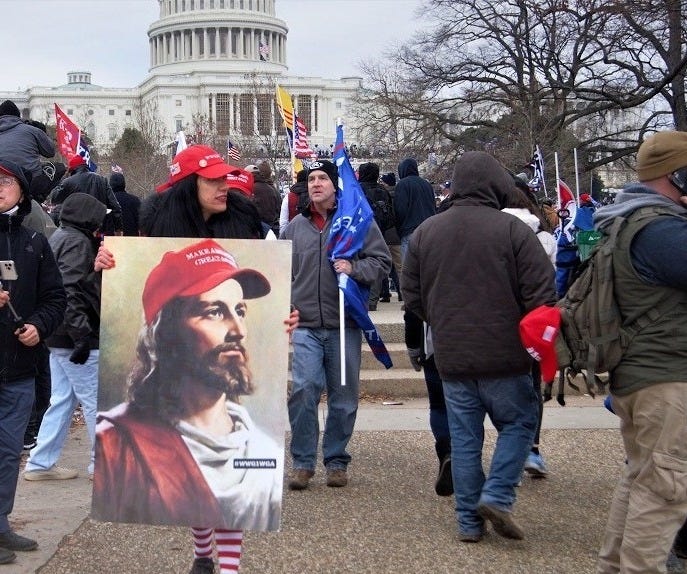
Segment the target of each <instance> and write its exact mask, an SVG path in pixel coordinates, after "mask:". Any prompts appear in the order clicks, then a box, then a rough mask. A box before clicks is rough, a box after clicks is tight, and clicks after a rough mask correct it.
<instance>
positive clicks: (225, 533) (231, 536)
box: [215, 529, 243, 574]
mask: <svg viewBox="0 0 687 574" xmlns="http://www.w3.org/2000/svg"><path fill="white" fill-rule="evenodd" d="M242 542H243V531H242V530H220V529H216V530H215V544H217V556H218V557H219V571H220V574H235V573H236V572H238V571H239V565H240V564H241V543H242Z"/></svg>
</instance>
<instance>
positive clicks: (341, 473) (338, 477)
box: [327, 468, 348, 487]
mask: <svg viewBox="0 0 687 574" xmlns="http://www.w3.org/2000/svg"><path fill="white" fill-rule="evenodd" d="M347 484H348V475H347V474H346V469H345V468H334V469H332V470H327V486H334V487H339V486H346V485H347Z"/></svg>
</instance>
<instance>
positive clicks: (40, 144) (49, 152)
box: [0, 115, 55, 176]
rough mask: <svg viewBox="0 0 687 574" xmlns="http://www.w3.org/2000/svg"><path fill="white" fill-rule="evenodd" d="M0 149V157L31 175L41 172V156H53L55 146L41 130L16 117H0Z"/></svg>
mask: <svg viewBox="0 0 687 574" xmlns="http://www.w3.org/2000/svg"><path fill="white" fill-rule="evenodd" d="M0 149H1V150H2V156H3V157H4V158H5V159H8V160H10V161H12V162H14V163H16V164H17V165H20V166H22V167H23V168H24V169H26V170H28V171H30V172H31V174H32V175H35V176H37V175H39V174H41V173H42V171H41V160H40V158H41V156H43V157H46V158H48V157H52V156H54V155H55V144H54V142H53V141H52V139H50V138H49V137H48V135H47V134H46V133H45V132H44V131H43V130H41V129H39V128H37V127H34V126H32V125H29V124H27V123H26V122H25V121H24V120H22V119H21V118H18V117H16V116H11V115H10V116H0Z"/></svg>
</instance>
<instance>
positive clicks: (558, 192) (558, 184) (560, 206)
mask: <svg viewBox="0 0 687 574" xmlns="http://www.w3.org/2000/svg"><path fill="white" fill-rule="evenodd" d="M553 161H554V162H555V164H556V196H557V198H558V211H559V212H560V211H561V210H562V209H563V198H562V197H561V176H560V173H559V171H558V152H557V151H555V152H553ZM558 222H559V225H560V228H561V233H563V218H562V217H561V216H560V215H559V216H558Z"/></svg>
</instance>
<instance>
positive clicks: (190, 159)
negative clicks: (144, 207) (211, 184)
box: [155, 145, 236, 193]
mask: <svg viewBox="0 0 687 574" xmlns="http://www.w3.org/2000/svg"><path fill="white" fill-rule="evenodd" d="M233 169H236V168H234V167H232V166H230V165H229V164H227V163H224V160H223V159H222V156H221V155H219V154H218V153H217V152H216V151H215V150H214V149H212V148H211V147H208V146H206V145H192V146H189V147H187V148H186V149H185V150H182V151H180V152H179V153H178V154H176V155H175V156H174V159H173V160H172V165H170V166H169V179H168V180H167V181H166V182H165V183H163V184H161V185H158V186H157V187H156V188H155V191H157V192H158V193H160V192H162V191H165V190H166V189H169V188H170V187H172V186H173V185H174V184H175V183H177V182H178V181H181V180H182V179H184V178H185V177H188V176H189V175H191V174H193V173H197V174H198V175H200V176H202V177H207V178H208V179H215V178H218V177H223V176H225V175H227V174H228V173H229V172H230V171H231V170H233Z"/></svg>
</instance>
